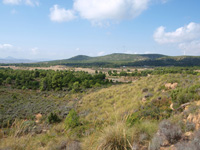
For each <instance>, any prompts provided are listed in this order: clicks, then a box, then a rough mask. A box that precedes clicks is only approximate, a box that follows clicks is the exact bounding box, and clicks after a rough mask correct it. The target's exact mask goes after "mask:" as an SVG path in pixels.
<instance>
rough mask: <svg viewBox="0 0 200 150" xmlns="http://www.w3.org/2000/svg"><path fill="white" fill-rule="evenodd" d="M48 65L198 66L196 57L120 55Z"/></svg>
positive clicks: (79, 58) (75, 58)
mask: <svg viewBox="0 0 200 150" xmlns="http://www.w3.org/2000/svg"><path fill="white" fill-rule="evenodd" d="M46 64H50V65H58V64H60V65H67V66H79V67H80V66H81V67H85V66H87V67H88V66H90V67H94V66H96V67H121V66H132V67H133V66H139V67H144V66H199V65H200V57H198V56H173V57H172V56H166V55H161V54H120V53H114V54H110V55H105V56H99V57H89V56H84V55H79V56H75V57H72V58H70V59H64V60H56V61H50V62H46Z"/></svg>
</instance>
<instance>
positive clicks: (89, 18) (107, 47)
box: [0, 0, 200, 60]
mask: <svg viewBox="0 0 200 150" xmlns="http://www.w3.org/2000/svg"><path fill="white" fill-rule="evenodd" d="M199 14H200V0H0V58H5V57H8V56H10V57H15V58H26V59H34V60H36V59H51V60H55V59H67V58H70V57H73V56H76V55H88V56H102V55H107V54H112V53H127V54H149V53H158V54H164V55H170V56H177V55H200V15H199Z"/></svg>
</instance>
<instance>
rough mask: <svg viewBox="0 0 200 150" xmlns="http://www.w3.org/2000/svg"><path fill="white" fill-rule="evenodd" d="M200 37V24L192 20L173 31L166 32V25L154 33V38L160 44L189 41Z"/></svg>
mask: <svg viewBox="0 0 200 150" xmlns="http://www.w3.org/2000/svg"><path fill="white" fill-rule="evenodd" d="M199 37H200V24H197V23H194V22H191V23H189V24H188V25H186V26H184V27H180V28H178V29H176V30H175V31H173V32H165V27H163V26H161V27H159V28H158V29H157V30H156V31H155V33H154V40H155V41H156V42H158V43H160V44H165V43H180V42H188V41H192V40H194V39H197V38H199Z"/></svg>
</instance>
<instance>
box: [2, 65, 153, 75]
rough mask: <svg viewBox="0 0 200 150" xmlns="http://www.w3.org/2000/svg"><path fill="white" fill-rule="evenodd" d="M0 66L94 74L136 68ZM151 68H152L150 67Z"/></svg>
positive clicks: (133, 69) (139, 69)
mask: <svg viewBox="0 0 200 150" xmlns="http://www.w3.org/2000/svg"><path fill="white" fill-rule="evenodd" d="M0 68H12V69H14V70H18V69H19V70H35V69H41V70H75V71H86V72H88V73H91V74H94V73H95V71H96V70H98V71H102V72H104V73H107V72H108V71H109V70H116V71H117V72H120V71H122V70H124V71H127V70H128V71H129V72H133V71H135V69H136V68H126V67H122V68H81V67H78V68H74V67H66V66H62V65H57V66H50V67H17V66H0ZM145 69H146V68H137V70H138V71H142V70H145ZM148 69H150V68H148Z"/></svg>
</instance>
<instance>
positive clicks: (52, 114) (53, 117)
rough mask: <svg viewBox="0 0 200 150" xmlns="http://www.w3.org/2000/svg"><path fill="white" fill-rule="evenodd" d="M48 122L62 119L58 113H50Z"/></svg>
mask: <svg viewBox="0 0 200 150" xmlns="http://www.w3.org/2000/svg"><path fill="white" fill-rule="evenodd" d="M47 121H48V123H50V124H52V123H58V122H60V121H61V119H60V118H59V117H58V115H57V114H56V113H50V115H49V116H48V118H47Z"/></svg>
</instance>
